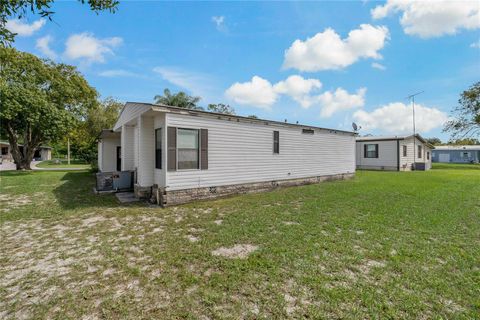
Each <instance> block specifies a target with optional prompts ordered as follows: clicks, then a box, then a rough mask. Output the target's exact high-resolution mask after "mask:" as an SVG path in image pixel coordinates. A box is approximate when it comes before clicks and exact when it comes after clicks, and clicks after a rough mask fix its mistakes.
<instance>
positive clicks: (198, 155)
mask: <svg viewBox="0 0 480 320" xmlns="http://www.w3.org/2000/svg"><path fill="white" fill-rule="evenodd" d="M181 130H188V131H196V132H197V167H196V168H180V166H179V164H180V157H179V150H180V149H186V148H179V147H178V142H179V132H180V131H181ZM176 136H177V141H176V142H177V144H176V152H177V159H176V160H177V171H196V170H200V150H201V146H200V143H201V141H200V129H198V128H183V127H177V130H176Z"/></svg>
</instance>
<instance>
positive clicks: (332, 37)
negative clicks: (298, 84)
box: [283, 24, 389, 71]
mask: <svg viewBox="0 0 480 320" xmlns="http://www.w3.org/2000/svg"><path fill="white" fill-rule="evenodd" d="M388 39H389V32H388V29H387V28H386V27H383V26H372V25H369V24H362V25H360V28H359V29H355V30H352V31H350V32H349V33H348V37H347V38H346V39H341V38H340V36H339V35H338V34H337V33H336V32H335V30H333V29H331V28H328V29H326V30H325V31H324V32H320V33H317V34H316V35H315V36H313V37H312V38H308V39H307V40H305V41H302V40H298V39H297V40H295V41H294V42H293V43H292V45H291V46H290V48H288V49H287V50H286V51H285V59H284V62H283V67H284V68H294V69H298V70H300V71H321V70H330V69H342V68H345V67H347V66H349V65H351V64H353V63H355V62H356V61H358V60H359V59H361V58H373V59H381V58H382V56H381V55H380V53H378V51H379V50H380V49H382V48H383V47H384V45H385V42H386V41H387V40H388Z"/></svg>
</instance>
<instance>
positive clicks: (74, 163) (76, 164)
mask: <svg viewBox="0 0 480 320" xmlns="http://www.w3.org/2000/svg"><path fill="white" fill-rule="evenodd" d="M60 161H61V163H60V164H58V163H55V160H47V161H42V162H40V163H39V164H37V167H38V168H61V169H70V168H80V169H90V165H89V164H87V163H85V162H83V161H81V160H71V161H70V164H68V161H67V160H60Z"/></svg>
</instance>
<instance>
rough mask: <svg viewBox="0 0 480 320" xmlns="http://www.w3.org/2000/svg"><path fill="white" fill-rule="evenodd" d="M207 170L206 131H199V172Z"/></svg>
mask: <svg viewBox="0 0 480 320" xmlns="http://www.w3.org/2000/svg"><path fill="white" fill-rule="evenodd" d="M207 169H208V129H200V170H207Z"/></svg>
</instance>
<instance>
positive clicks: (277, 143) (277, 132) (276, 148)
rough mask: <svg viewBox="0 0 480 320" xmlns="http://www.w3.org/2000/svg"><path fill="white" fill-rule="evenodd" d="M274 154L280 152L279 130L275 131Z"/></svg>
mask: <svg viewBox="0 0 480 320" xmlns="http://www.w3.org/2000/svg"><path fill="white" fill-rule="evenodd" d="M275 136H276V139H275ZM273 154H280V131H278V130H274V131H273Z"/></svg>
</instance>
